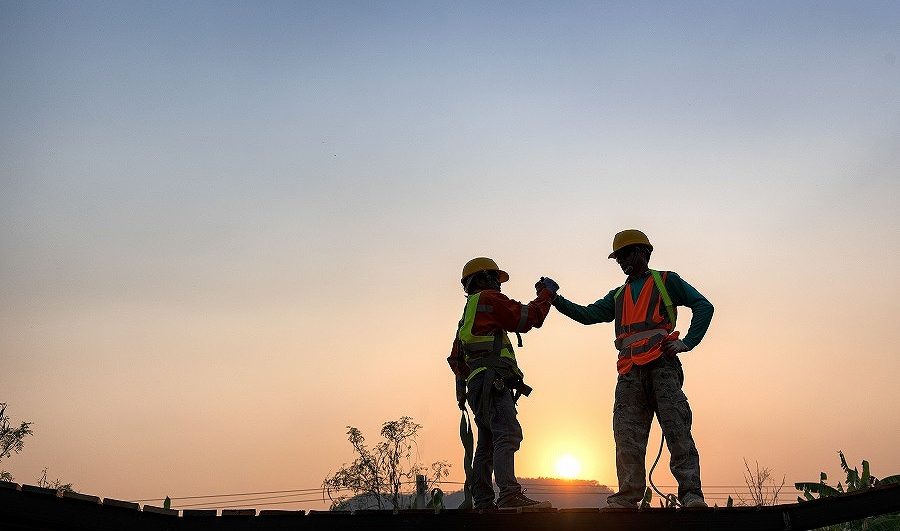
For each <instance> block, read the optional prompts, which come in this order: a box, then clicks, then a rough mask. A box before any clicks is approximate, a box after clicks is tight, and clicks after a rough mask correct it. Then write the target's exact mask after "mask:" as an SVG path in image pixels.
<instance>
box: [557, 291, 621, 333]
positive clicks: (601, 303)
mask: <svg viewBox="0 0 900 531" xmlns="http://www.w3.org/2000/svg"><path fill="white" fill-rule="evenodd" d="M615 293H616V292H615V290H612V291H610V292H609V293H607V294H606V296H605V297H603V298H602V299H600V300H598V301H597V302H594V303H592V304H588V305H587V306H582V305H580V304H575V303H574V302H572V301H570V300H568V299H566V298H565V297H563V296H562V295H559V294H557V295H556V297H555V298H554V299H553V306H554V307H555V308H556V309H557V310H559V313H561V314H563V315H565V316H566V317H568V318H570V319H573V320H575V321H578V322H579V323H581V324H584V325H590V324H596V323H608V322H610V321H612V320H614V319H615V318H616V302H615V299H614V296H615Z"/></svg>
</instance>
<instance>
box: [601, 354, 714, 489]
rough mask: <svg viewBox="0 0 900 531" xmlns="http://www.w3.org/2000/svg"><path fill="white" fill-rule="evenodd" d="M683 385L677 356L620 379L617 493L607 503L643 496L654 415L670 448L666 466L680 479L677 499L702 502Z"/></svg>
mask: <svg viewBox="0 0 900 531" xmlns="http://www.w3.org/2000/svg"><path fill="white" fill-rule="evenodd" d="M683 383H684V371H683V370H682V368H681V360H679V359H678V357H677V356H672V357H670V356H666V355H663V356H660V357H659V358H657V359H655V360H653V361H652V362H650V363H648V364H646V365H635V366H634V367H632V369H631V371H629V372H628V373H627V374H620V375H619V379H618V382H617V383H616V396H615V403H614V405H613V436H614V438H615V441H616V474H617V475H618V479H619V491H618V492H616V493H615V494H613V495H612V496H610V497H609V500H608V502H609V503H616V504H620V505H633V504H637V503H638V502H640V501H641V499H642V498H643V497H644V491H645V490H646V488H647V483H646V466H645V464H644V463H645V459H646V452H647V439H648V438H649V436H650V424H651V422H652V421H653V415H654V414H655V415H656V416H657V418H658V419H659V423H660V426H661V427H662V431H663V435H664V436H665V438H666V444H667V445H668V448H669V454H670V456H671V457H670V461H669V467H670V469H671V471H672V475H673V476H674V477H675V479H676V480H677V481H678V499H679V500H681V501H682V502H684V501H686V500H688V499H691V498H694V497H699V498H701V499H702V498H703V491H702V489H701V486H700V455H699V453H698V452H697V447H696V445H695V444H694V438H693V437H692V436H691V420H692V417H691V408H690V406H689V405H688V401H687V396H685V394H684V392H683V391H682V389H681V387H682V384H683Z"/></svg>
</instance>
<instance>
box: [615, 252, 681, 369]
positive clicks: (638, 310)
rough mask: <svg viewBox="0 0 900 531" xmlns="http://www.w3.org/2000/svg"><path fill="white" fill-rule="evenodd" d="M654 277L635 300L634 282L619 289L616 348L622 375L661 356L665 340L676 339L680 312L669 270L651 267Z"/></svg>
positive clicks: (618, 366) (647, 282)
mask: <svg viewBox="0 0 900 531" xmlns="http://www.w3.org/2000/svg"><path fill="white" fill-rule="evenodd" d="M650 275H651V277H652V279H653V281H652V282H650V279H647V281H645V282H644V286H643V287H642V288H641V292H640V293H639V294H638V296H637V300H635V298H634V296H633V294H632V291H631V284H629V283H626V284H625V285H624V286H622V287H621V288H619V289H618V290H617V291H616V293H615V295H614V300H615V303H616V341H615V345H616V349H618V351H619V359H618V360H617V361H616V369H617V370H618V371H619V374H628V372H629V371H630V370H631V368H632V367H633V366H634V365H646V364H647V363H650V362H651V361H653V360H655V359H656V358H658V357H660V356H661V355H662V345H663V342H664V341H665V340H666V339H674V338H677V334H678V333H677V332H675V333H674V334H673V330H675V320H676V317H677V313H676V311H675V306H674V305H673V304H672V300H671V298H669V293H668V291H667V290H666V278H667V277H668V271H663V272H662V273H660V272H659V271H654V270H652V269H651V270H650Z"/></svg>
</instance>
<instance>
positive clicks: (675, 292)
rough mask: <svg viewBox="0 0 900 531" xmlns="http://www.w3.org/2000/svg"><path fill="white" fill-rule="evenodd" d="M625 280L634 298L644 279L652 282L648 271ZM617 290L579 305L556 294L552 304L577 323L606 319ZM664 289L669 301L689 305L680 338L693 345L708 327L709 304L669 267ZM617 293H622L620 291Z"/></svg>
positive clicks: (610, 317) (611, 313)
mask: <svg viewBox="0 0 900 531" xmlns="http://www.w3.org/2000/svg"><path fill="white" fill-rule="evenodd" d="M626 282H627V283H630V284H631V293H632V294H633V296H634V297H635V298H636V297H637V296H638V294H640V292H641V288H643V286H644V282H653V279H652V278H651V277H650V273H649V271H648V272H647V273H645V274H643V275H640V276H639V277H637V278H631V277H629V278H628V280H627V281H626ZM617 290H618V288H615V289H613V290H611V291H610V292H609V293H607V294H606V296H604V297H603V298H602V299H600V300H598V301H597V302H594V303H592V304H588V305H587V306H581V305H579V304H576V303H574V302H572V301H570V300H568V299H566V298H564V297H563V296H562V295H557V296H556V298H555V299H554V300H553V306H555V307H556V309H557V310H559V312H560V313H561V314H563V315H565V316H567V317H569V318H571V319H574V320H575V321H578V322H579V323H581V324H585V325H589V324H595V323H608V322H611V321H613V320H615V318H616V301H615V294H616V291H617ZM666 290H667V291H668V292H669V296H670V297H671V298H672V304H673V305H675V306H687V307H688V308H690V309H691V313H692V314H693V315H692V317H691V325H690V327H689V328H688V331H687V335H685V336H684V338H683V339H682V341H683V342H684V344H685V346H687V348H688V349H693V348H694V347H696V346H697V345H698V344H700V341H701V340H702V339H703V336H704V335H705V334H706V330H707V329H708V328H709V323H710V322H711V321H712V316H713V305H712V303H710V302H709V301H708V300H707V299H706V297H704V296H703V295H701V294H700V292H699V291H697V290H696V289H695V288H694V287H693V286H691V285H690V284H688V283H687V282H685V281H684V280H683V279H682V278H681V277H680V276H678V274H677V273H675V272H673V271H670V272H669V274H668V276H667V278H666ZM619 296H620V297H621V296H624V291H623V292H622V294H621V295H619Z"/></svg>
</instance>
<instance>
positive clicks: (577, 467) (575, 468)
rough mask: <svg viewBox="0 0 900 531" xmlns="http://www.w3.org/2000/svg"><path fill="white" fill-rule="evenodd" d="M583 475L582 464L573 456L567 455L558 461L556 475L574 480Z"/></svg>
mask: <svg viewBox="0 0 900 531" xmlns="http://www.w3.org/2000/svg"><path fill="white" fill-rule="evenodd" d="M579 473H581V462H580V461H579V460H578V459H576V458H575V457H574V456H572V454H566V455H564V456H562V457H560V458H559V459H557V460H556V475H557V476H559V477H561V478H566V479H572V478H575V477H577V476H578V474H579Z"/></svg>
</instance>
